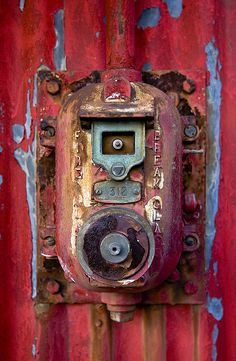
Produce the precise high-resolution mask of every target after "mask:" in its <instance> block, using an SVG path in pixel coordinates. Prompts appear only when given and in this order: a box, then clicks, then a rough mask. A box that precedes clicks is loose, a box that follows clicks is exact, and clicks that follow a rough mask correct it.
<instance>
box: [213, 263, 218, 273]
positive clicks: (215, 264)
mask: <svg viewBox="0 0 236 361" xmlns="http://www.w3.org/2000/svg"><path fill="white" fill-rule="evenodd" d="M213 271H214V276H216V275H217V273H218V262H217V261H216V262H214V263H213Z"/></svg>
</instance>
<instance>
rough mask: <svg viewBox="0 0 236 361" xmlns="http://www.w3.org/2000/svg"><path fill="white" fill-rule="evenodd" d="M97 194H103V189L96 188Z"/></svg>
mask: <svg viewBox="0 0 236 361" xmlns="http://www.w3.org/2000/svg"><path fill="white" fill-rule="evenodd" d="M94 192H95V194H97V195H98V196H99V195H100V194H102V190H101V189H95V191H94Z"/></svg>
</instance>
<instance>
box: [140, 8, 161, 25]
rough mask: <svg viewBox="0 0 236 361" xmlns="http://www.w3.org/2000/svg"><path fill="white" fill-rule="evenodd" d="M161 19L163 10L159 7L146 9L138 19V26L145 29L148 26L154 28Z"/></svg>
mask: <svg viewBox="0 0 236 361" xmlns="http://www.w3.org/2000/svg"><path fill="white" fill-rule="evenodd" d="M160 19H161V12H160V9H159V7H153V8H148V9H144V10H143V12H142V14H141V16H140V18H139V20H138V24H137V27H138V28H139V29H143V30H144V29H146V28H148V27H150V28H154V27H155V26H157V25H158V23H159V21H160Z"/></svg>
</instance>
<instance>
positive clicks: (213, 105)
mask: <svg viewBox="0 0 236 361" xmlns="http://www.w3.org/2000/svg"><path fill="white" fill-rule="evenodd" d="M205 52H206V54H207V69H208V71H209V73H210V82H209V85H208V87H207V95H208V97H207V104H208V105H207V107H208V108H207V113H208V139H209V149H211V151H210V152H209V153H208V161H207V170H206V189H207V191H206V194H207V197H206V215H207V218H206V246H205V261H206V269H207V270H208V269H209V266H210V260H211V254H212V247H213V242H214V239H215V234H216V229H215V218H216V214H217V211H218V193H219V183H220V107H221V88H222V83H221V80H220V70H221V64H220V61H219V59H218V56H219V50H218V49H217V48H216V47H215V40H212V41H210V42H209V43H208V44H207V46H206V47H205Z"/></svg>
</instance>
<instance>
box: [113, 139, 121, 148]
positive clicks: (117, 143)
mask: <svg viewBox="0 0 236 361" xmlns="http://www.w3.org/2000/svg"><path fill="white" fill-rule="evenodd" d="M123 145H124V143H123V141H122V140H121V139H115V140H113V142H112V146H113V148H114V149H116V150H120V149H122V148H123Z"/></svg>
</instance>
